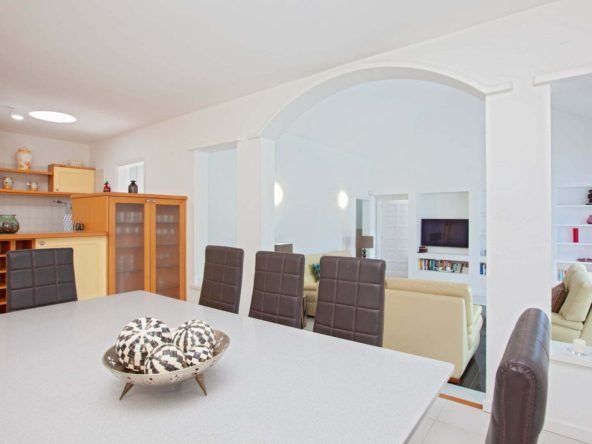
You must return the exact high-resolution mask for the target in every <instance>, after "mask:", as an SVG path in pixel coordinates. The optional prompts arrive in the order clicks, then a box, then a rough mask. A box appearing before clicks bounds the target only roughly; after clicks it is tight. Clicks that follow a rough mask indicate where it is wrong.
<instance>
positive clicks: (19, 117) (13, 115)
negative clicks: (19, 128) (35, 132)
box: [10, 113, 25, 120]
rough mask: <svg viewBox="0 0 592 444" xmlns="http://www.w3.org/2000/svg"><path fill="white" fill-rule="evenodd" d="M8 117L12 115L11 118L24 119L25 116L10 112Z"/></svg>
mask: <svg viewBox="0 0 592 444" xmlns="http://www.w3.org/2000/svg"><path fill="white" fill-rule="evenodd" d="M10 117H12V119H13V120H25V117H24V116H23V115H22V114H19V113H10Z"/></svg>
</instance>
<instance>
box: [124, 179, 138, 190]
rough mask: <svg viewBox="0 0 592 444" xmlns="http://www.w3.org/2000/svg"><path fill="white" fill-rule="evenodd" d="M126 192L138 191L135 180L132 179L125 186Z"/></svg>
mask: <svg viewBox="0 0 592 444" xmlns="http://www.w3.org/2000/svg"><path fill="white" fill-rule="evenodd" d="M127 192H128V193H137V192H138V184H137V183H136V181H135V180H132V181H131V183H130V184H129V186H128V187H127Z"/></svg>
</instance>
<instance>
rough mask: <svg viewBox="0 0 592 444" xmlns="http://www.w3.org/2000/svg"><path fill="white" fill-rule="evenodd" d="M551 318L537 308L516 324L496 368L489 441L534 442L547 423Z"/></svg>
mask: <svg viewBox="0 0 592 444" xmlns="http://www.w3.org/2000/svg"><path fill="white" fill-rule="evenodd" d="M550 331H551V328H550V326H549V318H548V317H547V315H546V314H545V313H544V312H543V311H542V310H539V309H537V308H529V309H528V310H526V311H525V312H524V313H522V315H521V316H520V318H519V319H518V322H517V323H516V326H515V327H514V331H513V332H512V335H511V336H510V340H509V341H508V345H507V346H506V351H505V352H504V355H503V357H502V360H501V362H500V365H499V367H498V369H497V374H496V378H495V391H494V394H493V406H492V411H491V421H490V423H489V431H488V433H487V441H486V443H487V444H535V443H536V442H537V441H538V437H539V434H540V433H541V431H542V429H543V425H544V423H545V412H546V409H547V383H548V372H549V342H550V339H549V338H550Z"/></svg>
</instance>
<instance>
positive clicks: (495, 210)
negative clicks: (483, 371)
mask: <svg viewBox="0 0 592 444" xmlns="http://www.w3.org/2000/svg"><path fill="white" fill-rule="evenodd" d="M529 83H530V82H527V81H524V82H523V83H517V84H516V86H515V89H514V91H512V92H509V93H504V94H499V95H493V96H489V97H487V100H486V107H487V108H486V109H487V118H486V120H487V123H486V133H487V136H486V138H487V139H486V140H487V274H488V279H487V315H488V319H487V396H486V401H485V405H484V407H485V409H486V410H487V409H489V408H490V406H491V401H492V399H493V385H494V382H495V373H496V371H497V367H498V364H499V361H500V359H501V356H502V354H503V351H504V349H505V346H506V343H507V340H508V337H509V335H510V333H511V331H512V328H513V327H514V325H515V323H516V320H517V319H518V317H519V316H520V314H521V313H522V312H523V311H524V310H525V309H526V308H529V307H538V308H541V309H543V310H545V311H549V310H550V289H551V284H552V278H551V276H552V272H551V147H550V145H551V142H550V131H551V130H550V91H549V87H548V86H540V87H533V86H531V85H530V84H529Z"/></svg>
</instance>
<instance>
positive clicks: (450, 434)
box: [422, 421, 483, 444]
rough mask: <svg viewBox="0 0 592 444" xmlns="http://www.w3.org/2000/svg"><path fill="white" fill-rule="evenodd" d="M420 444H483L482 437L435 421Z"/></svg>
mask: <svg viewBox="0 0 592 444" xmlns="http://www.w3.org/2000/svg"><path fill="white" fill-rule="evenodd" d="M422 444H483V437H482V436H480V435H479V434H477V433H471V432H467V431H466V430H463V429H459V428H458V427H454V426H451V425H450V424H445V423H443V422H438V421H436V422H434V425H432V427H431V428H430V431H429V432H428V435H427V436H426V438H425V440H424V441H423V443H422Z"/></svg>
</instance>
